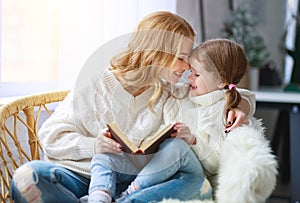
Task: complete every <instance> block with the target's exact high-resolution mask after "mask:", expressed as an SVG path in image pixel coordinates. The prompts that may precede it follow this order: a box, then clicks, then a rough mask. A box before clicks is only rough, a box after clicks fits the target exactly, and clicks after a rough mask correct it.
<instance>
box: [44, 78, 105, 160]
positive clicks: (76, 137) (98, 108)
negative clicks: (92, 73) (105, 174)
mask: <svg viewBox="0 0 300 203" xmlns="http://www.w3.org/2000/svg"><path fill="white" fill-rule="evenodd" d="M98 79H99V78H98ZM98 79H97V78H95V79H94V80H91V81H89V82H88V83H87V84H85V86H81V87H80V88H76V89H75V90H74V91H72V92H70V94H69V95H68V96H67V98H66V99H65V100H64V101H63V102H62V103H61V104H60V105H59V106H58V107H57V108H56V110H55V112H54V114H53V115H52V116H51V117H50V118H49V119H48V120H46V122H45V123H44V124H43V125H42V127H41V129H40V130H39V137H40V140H41V143H42V145H43V149H44V152H45V155H46V156H48V157H49V158H53V159H57V160H81V159H86V158H91V157H92V156H93V155H94V141H95V138H96V137H97V135H98V134H99V133H100V130H101V129H103V128H104V127H105V126H104V124H103V123H104V122H103V109H104V107H103V105H102V103H103V97H104V96H103V94H102V89H101V88H102V87H100V86H99V81H100V80H98ZM75 91H76V92H75ZM98 97H99V98H98Z"/></svg>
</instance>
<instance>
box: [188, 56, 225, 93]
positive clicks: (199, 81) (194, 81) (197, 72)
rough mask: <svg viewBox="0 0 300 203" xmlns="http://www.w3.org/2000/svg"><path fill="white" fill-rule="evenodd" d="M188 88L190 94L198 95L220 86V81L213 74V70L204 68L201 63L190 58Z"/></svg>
mask: <svg viewBox="0 0 300 203" xmlns="http://www.w3.org/2000/svg"><path fill="white" fill-rule="evenodd" d="M190 62H191V74H190V76H189V77H188V79H189V81H190V90H191V94H192V96H194V97H195V96H200V95H204V94H207V93H209V92H212V91H214V90H218V89H220V88H221V85H222V83H221V81H220V80H219V79H217V78H216V77H215V76H214V73H213V72H209V71H207V70H206V69H205V66H204V64H203V63H201V62H198V61H197V60H196V59H193V58H191V60H190Z"/></svg>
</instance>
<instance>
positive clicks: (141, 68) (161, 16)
mask: <svg viewBox="0 0 300 203" xmlns="http://www.w3.org/2000/svg"><path fill="white" fill-rule="evenodd" d="M194 36H195V33H194V31H193V29H192V27H191V26H190V24H189V23H188V22H186V21H185V20H184V19H183V18H181V17H180V16H178V15H175V14H173V13H170V12H166V11H159V12H154V13H152V14H150V15H148V16H146V17H145V18H144V19H142V21H141V22H140V23H139V24H138V26H137V28H136V30H135V32H134V33H133V34H132V37H131V39H130V41H129V44H128V47H127V50H126V51H124V52H123V53H121V54H118V55H116V56H115V57H113V58H112V60H111V62H110V64H111V71H112V72H113V73H114V74H115V75H116V76H117V77H118V78H121V79H122V81H121V82H122V84H123V86H124V87H125V88H127V89H129V90H142V89H144V88H148V87H149V86H150V85H154V86H155V91H154V93H153V95H152V97H151V99H150V100H149V102H148V106H149V107H150V109H151V110H152V106H153V103H154V102H155V101H156V100H157V99H158V98H159V97H160V95H161V93H162V84H161V80H160V79H159V76H158V74H159V72H160V70H161V69H162V68H166V67H172V65H173V64H174V63H175V59H176V57H175V56H178V55H179V52H180V50H179V48H180V47H181V45H182V43H183V40H184V39H190V40H193V38H194Z"/></svg>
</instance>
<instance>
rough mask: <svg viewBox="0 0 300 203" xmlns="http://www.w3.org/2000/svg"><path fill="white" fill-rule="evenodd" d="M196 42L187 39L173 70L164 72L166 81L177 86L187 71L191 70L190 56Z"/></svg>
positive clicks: (163, 75) (167, 69)
mask: <svg viewBox="0 0 300 203" xmlns="http://www.w3.org/2000/svg"><path fill="white" fill-rule="evenodd" d="M193 44H194V41H193V40H191V39H185V40H184V41H183V43H182V46H181V48H180V52H179V56H177V58H176V59H175V60H176V61H175V64H174V65H173V66H172V68H171V69H169V68H166V69H165V70H163V71H162V74H161V77H162V78H163V79H165V80H166V81H168V82H170V83H172V84H176V83H177V82H178V81H179V79H180V78H181V76H182V74H183V72H184V71H185V70H189V69H190V65H189V56H190V53H191V51H192V49H193Z"/></svg>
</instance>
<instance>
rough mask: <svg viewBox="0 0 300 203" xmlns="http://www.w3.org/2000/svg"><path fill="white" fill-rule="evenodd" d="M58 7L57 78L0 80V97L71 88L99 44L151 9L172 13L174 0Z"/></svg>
mask: <svg viewBox="0 0 300 203" xmlns="http://www.w3.org/2000/svg"><path fill="white" fill-rule="evenodd" d="M45 1H46V0H45ZM0 3H1V0H0ZM0 6H1V5H0ZM58 10H59V50H58V52H59V59H58V60H59V63H58V64H59V73H58V74H59V77H58V78H59V81H55V82H50V83H49V82H47V83H42V82H41V83H36V82H35V83H33V82H32V83H31V82H26V83H24V82H22V81H20V82H15V83H1V82H0V97H10V96H21V95H24V94H32V93H36V92H41V91H48V90H56V89H70V88H73V85H74V84H75V81H76V79H77V76H78V73H79V71H80V70H81V68H82V66H83V65H84V63H85V62H86V60H87V59H88V57H89V56H90V55H91V54H92V53H93V52H94V51H95V50H96V49H97V48H98V47H100V46H101V45H102V44H104V43H105V42H107V41H109V40H112V39H113V38H115V37H118V36H120V35H122V34H125V33H130V32H132V31H134V28H135V26H136V25H137V23H138V22H139V21H140V20H141V18H143V17H144V16H145V15H147V14H149V13H151V12H153V11H157V10H165V11H171V12H174V13H175V12H176V0H168V1H163V0H75V1H74V0H63V1H59V3H58ZM0 15H1V14H0ZM16 15H17V13H16ZM28 51H30V49H29V50H28ZM41 68H42V67H41ZM0 71H1V70H0ZM32 74H35V73H34V72H33V73H32Z"/></svg>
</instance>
